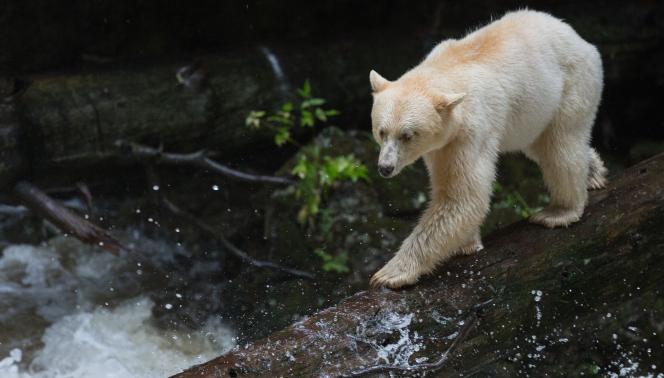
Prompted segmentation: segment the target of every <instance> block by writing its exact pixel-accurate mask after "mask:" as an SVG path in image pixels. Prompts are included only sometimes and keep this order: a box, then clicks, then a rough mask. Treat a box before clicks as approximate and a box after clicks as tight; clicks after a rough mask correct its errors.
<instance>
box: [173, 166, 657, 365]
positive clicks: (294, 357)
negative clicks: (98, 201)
mask: <svg viewBox="0 0 664 378" xmlns="http://www.w3.org/2000/svg"><path fill="white" fill-rule="evenodd" d="M663 222H664V154H662V155H658V156H656V157H654V158H652V159H650V160H647V161H644V162H642V163H640V164H638V165H636V166H634V167H632V168H629V169H627V170H626V171H624V172H623V173H621V174H620V175H618V176H617V177H614V178H613V179H612V180H611V182H610V184H609V185H608V188H607V189H604V190H601V191H597V192H595V193H593V194H592V195H591V199H590V204H589V206H588V208H587V210H586V213H585V215H584V217H583V219H582V220H581V221H580V222H579V223H577V224H574V225H573V226H571V227H569V228H566V229H565V228H559V229H553V230H550V229H545V228H541V227H538V226H535V225H531V224H528V223H526V222H519V223H516V224H513V225H511V226H509V227H507V228H506V229H504V230H502V231H500V232H497V233H494V234H493V235H491V236H490V237H489V238H487V240H485V246H486V249H485V250H484V251H482V252H480V253H479V254H477V255H474V256H464V257H457V258H455V259H453V260H452V261H449V262H447V263H445V264H444V265H443V266H441V267H440V268H439V269H438V270H437V272H436V273H435V274H433V275H431V276H429V277H427V278H425V279H424V280H422V282H421V283H419V284H417V285H416V286H414V287H410V288H407V289H404V290H399V291H392V290H385V289H382V290H372V291H365V292H360V293H358V294H356V295H354V296H352V297H350V298H347V299H346V300H344V301H343V302H342V303H340V304H339V305H337V306H335V307H331V308H328V309H326V310H323V311H321V312H319V313H317V314H315V315H312V316H311V317H309V318H307V319H305V320H303V321H300V322H298V323H295V324H293V325H291V326H290V327H288V328H286V329H284V330H282V331H279V332H276V333H274V334H273V335H271V336H269V337H267V338H265V339H262V340H258V341H256V342H253V343H250V344H248V345H243V346H238V347H237V348H235V349H234V350H232V351H231V352H229V353H227V354H225V355H223V356H220V357H218V358H216V359H214V360H212V361H209V362H207V363H205V364H202V365H198V366H195V367H193V368H191V369H189V370H187V371H185V372H183V373H181V374H179V375H177V376H176V377H179V378H188V377H191V378H193V377H197V378H200V377H226V376H229V377H236V376H270V377H278V376H284V377H286V376H297V377H305V376H307V377H308V376H325V377H328V376H330V377H333V376H365V375H366V376H387V374H388V373H389V372H395V373H397V375H398V376H403V375H421V374H423V373H424V372H430V373H431V375H436V376H438V375H440V376H461V375H463V376H471V375H479V376H487V375H488V376H495V375H498V376H526V375H530V376H532V375H536V376H537V375H542V374H544V372H546V373H548V374H550V375H552V376H560V375H569V374H573V375H577V374H580V373H585V374H588V375H592V374H602V375H610V374H611V373H616V374H619V373H620V372H621V369H622V372H623V374H626V375H648V373H653V374H656V372H657V371H661V370H662V369H663V368H664V366H662V361H664V348H663V347H662V343H663V342H664V300H663V299H662V293H663V291H664V281H663V280H662V277H664V263H662V261H663V260H662V258H663V257H664V232H662V231H663V227H662V223H663ZM367 278H368V277H367ZM293 295H297V293H294V294H293Z"/></svg>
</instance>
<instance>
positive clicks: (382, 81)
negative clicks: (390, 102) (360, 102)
mask: <svg viewBox="0 0 664 378" xmlns="http://www.w3.org/2000/svg"><path fill="white" fill-rule="evenodd" d="M369 81H370V82H371V90H373V91H374V92H380V91H382V90H383V89H385V87H387V85H388V84H389V83H390V81H389V80H387V79H386V78H384V77H382V76H380V74H379V73H378V72H376V71H374V70H371V72H369Z"/></svg>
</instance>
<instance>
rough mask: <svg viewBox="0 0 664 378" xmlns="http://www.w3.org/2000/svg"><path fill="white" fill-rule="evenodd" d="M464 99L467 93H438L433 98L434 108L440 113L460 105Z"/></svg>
mask: <svg viewBox="0 0 664 378" xmlns="http://www.w3.org/2000/svg"><path fill="white" fill-rule="evenodd" d="M464 97H466V94H465V93H437V94H435V95H434V96H433V106H434V107H435V108H436V110H438V111H439V112H440V111H443V110H445V109H450V108H452V107H453V106H455V105H457V104H459V103H460V102H461V101H463V99H464Z"/></svg>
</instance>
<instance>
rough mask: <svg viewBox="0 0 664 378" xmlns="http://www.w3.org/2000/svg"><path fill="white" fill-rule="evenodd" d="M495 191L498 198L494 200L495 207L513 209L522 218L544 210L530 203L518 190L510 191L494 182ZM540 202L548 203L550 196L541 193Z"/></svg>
mask: <svg viewBox="0 0 664 378" xmlns="http://www.w3.org/2000/svg"><path fill="white" fill-rule="evenodd" d="M493 193H494V195H496V200H495V201H494V202H493V208H494V209H512V210H514V212H515V213H516V214H517V215H519V216H520V217H521V218H528V217H530V216H531V215H533V214H535V213H536V212H538V211H540V210H542V208H541V207H539V206H537V207H531V206H530V205H528V203H527V202H526V200H525V199H523V196H521V194H520V193H519V192H518V191H516V190H513V191H508V190H506V189H505V188H503V186H502V185H500V184H499V183H495V184H493ZM538 202H539V203H542V204H546V203H548V202H549V198H548V197H547V196H545V195H540V196H539V198H538Z"/></svg>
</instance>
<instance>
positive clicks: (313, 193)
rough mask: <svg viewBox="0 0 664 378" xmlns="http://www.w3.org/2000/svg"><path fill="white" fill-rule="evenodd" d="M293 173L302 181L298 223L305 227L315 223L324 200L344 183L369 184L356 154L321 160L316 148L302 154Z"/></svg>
mask: <svg viewBox="0 0 664 378" xmlns="http://www.w3.org/2000/svg"><path fill="white" fill-rule="evenodd" d="M292 173H293V174H294V175H295V176H297V177H299V178H300V180H299V181H298V183H297V185H296V188H295V197H296V198H297V199H299V200H300V201H302V203H303V205H302V208H301V209H300V212H299V213H298V221H299V222H300V223H302V224H304V223H307V222H313V220H314V219H313V218H314V217H315V216H316V215H317V214H318V212H319V210H320V203H321V201H322V198H323V196H324V195H325V194H326V193H327V191H328V190H329V189H330V188H332V187H334V186H336V185H337V184H338V183H340V182H343V181H351V182H357V181H358V180H360V179H361V180H369V175H368V173H367V167H366V166H365V165H364V164H362V163H361V162H360V161H359V160H357V159H356V158H355V156H353V155H352V154H349V155H342V156H328V155H325V156H321V149H320V147H319V146H315V145H314V146H311V147H308V148H305V149H304V151H303V152H302V153H300V155H299V156H298V160H297V163H296V164H295V167H294V168H293V170H292Z"/></svg>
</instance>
